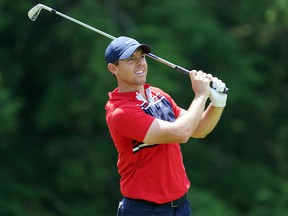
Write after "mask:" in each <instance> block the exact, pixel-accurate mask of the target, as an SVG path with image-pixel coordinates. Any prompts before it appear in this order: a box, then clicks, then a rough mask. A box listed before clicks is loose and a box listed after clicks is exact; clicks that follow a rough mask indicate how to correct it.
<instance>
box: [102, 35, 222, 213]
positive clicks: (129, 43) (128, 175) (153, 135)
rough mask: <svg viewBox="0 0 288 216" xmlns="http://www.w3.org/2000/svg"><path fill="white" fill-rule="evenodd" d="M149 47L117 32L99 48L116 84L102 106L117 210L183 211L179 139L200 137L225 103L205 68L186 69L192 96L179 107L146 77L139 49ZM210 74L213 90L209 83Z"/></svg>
mask: <svg viewBox="0 0 288 216" xmlns="http://www.w3.org/2000/svg"><path fill="white" fill-rule="evenodd" d="M150 52H151V50H150V47H149V46H148V45H146V44H140V43H139V42H137V41H136V40H134V39H132V38H128V37H123V36H121V37H118V38H116V39H114V40H113V41H112V42H111V43H110V44H109V46H108V47H107V49H106V52H105V59H106V62H107V67H108V70H109V71H110V72H111V73H112V74H113V75H114V76H115V77H116V79H117V84H118V87H117V88H116V89H115V90H114V91H112V92H110V93H109V94H108V95H109V100H108V102H107V104H106V106H105V109H106V121H107V125H108V128H109V131H110V134H111V137H112V139H113V142H114V145H115V147H116V149H117V152H118V163H117V166H118V172H119V174H120V177H121V179H120V190H121V193H122V195H123V200H122V201H121V202H120V204H119V208H118V213H117V215H118V216H122V215H125V216H130V215H133V216H138V215H139V216H140V215H141V216H146V215H147V216H154V215H157V216H158V215H163V216H172V215H173V216H174V215H177V216H188V215H191V207H190V203H189V200H188V199H187V192H188V190H189V187H190V182H189V179H188V177H187V174H186V171H185V167H184V164H183V158H182V153H181V149H180V143H186V142H187V141H188V140H189V138H190V137H193V138H204V137H205V136H206V135H207V134H209V133H210V132H211V131H212V130H213V129H214V127H215V126H216V124H217V123H218V121H219V119H220V116H221V114H222V112H223V109H224V107H225V105H226V100H227V94H224V93H218V91H220V92H221V91H222V90H223V89H224V87H225V84H224V83H223V82H222V81H221V80H219V79H217V78H213V77H212V75H210V74H206V73H204V72H202V71H195V70H193V71H191V73H190V79H191V84H192V89H191V90H192V91H193V92H194V94H193V95H194V98H192V97H191V98H192V99H191V105H190V107H189V108H188V110H184V109H182V108H181V107H179V106H177V104H176V103H175V102H174V100H173V99H172V98H171V97H170V96H169V95H168V94H167V93H165V92H164V91H162V90H161V89H159V88H157V87H153V86H150V85H149V84H147V83H146V78H147V73H148V66H147V63H146V60H145V54H146V53H150ZM212 80H213V87H214V88H215V89H217V90H218V91H216V90H214V88H211V87H210V85H209V84H210V82H211V81H212ZM187 91H188V90H187ZM193 92H191V93H193ZM188 93H189V92H188ZM185 94H187V92H185ZM209 98H210V100H211V103H210V104H209V105H208V106H207V108H205V104H206V102H207V100H208V99H209Z"/></svg>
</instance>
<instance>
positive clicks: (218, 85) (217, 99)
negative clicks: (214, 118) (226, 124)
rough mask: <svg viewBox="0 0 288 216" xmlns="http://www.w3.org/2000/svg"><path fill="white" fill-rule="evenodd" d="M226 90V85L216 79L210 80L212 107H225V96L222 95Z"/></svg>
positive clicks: (224, 94)
mask: <svg viewBox="0 0 288 216" xmlns="http://www.w3.org/2000/svg"><path fill="white" fill-rule="evenodd" d="M225 88H226V84H225V83H224V82H222V81H221V80H219V79H218V78H217V77H213V79H212V87H210V93H211V94H210V100H211V102H212V105H213V106H214V107H225V106H226V101H227V94H226V93H222V92H223V91H224V89H225Z"/></svg>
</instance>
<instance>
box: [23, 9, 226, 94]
mask: <svg viewBox="0 0 288 216" xmlns="http://www.w3.org/2000/svg"><path fill="white" fill-rule="evenodd" d="M42 9H44V10H47V11H49V12H51V13H54V14H57V15H59V16H61V17H63V18H66V19H68V20H70V21H72V22H75V23H77V24H79V25H81V26H83V27H85V28H88V29H90V30H92V31H94V32H96V33H98V34H101V35H103V36H105V37H107V38H110V39H111V40H114V39H115V38H116V37H114V36H112V35H110V34H107V33H105V32H103V31H101V30H99V29H96V28H94V27H92V26H90V25H87V24H85V23H83V22H81V21H79V20H76V19H74V18H72V17H69V16H67V15H65V14H63V13H60V12H59V11H56V10H54V9H52V8H50V7H47V6H46V5H43V4H37V5H35V6H34V7H33V8H31V9H30V10H29V12H28V17H29V18H30V19H31V20H32V21H35V20H36V19H37V17H38V15H39V14H40V12H41V10H42ZM147 56H148V57H150V58H152V59H155V60H156V61H158V62H160V63H162V64H165V65H167V66H169V67H171V68H173V69H175V70H177V71H179V72H181V73H183V74H186V75H189V74H190V71H189V70H187V69H185V68H183V67H180V66H178V65H175V64H173V63H171V62H169V61H167V60H165V59H162V58H160V57H159V56H156V55H154V54H152V53H147ZM210 86H211V87H212V82H211V83H210ZM228 90H229V89H228V88H227V87H225V88H224V90H223V92H221V93H225V94H227V93H228Z"/></svg>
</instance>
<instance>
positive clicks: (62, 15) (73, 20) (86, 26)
mask: <svg viewBox="0 0 288 216" xmlns="http://www.w3.org/2000/svg"><path fill="white" fill-rule="evenodd" d="M50 12H52V13H55V14H57V15H59V16H61V17H64V18H66V19H68V20H70V21H72V22H75V23H77V24H79V25H81V26H83V27H85V28H88V29H90V30H92V31H94V32H96V33H98V34H101V35H103V36H105V37H107V38H110V39H111V40H114V39H115V37H114V36H112V35H110V34H107V33H106V32H103V31H101V30H99V29H96V28H94V27H92V26H90V25H87V24H86V23H83V22H81V21H79V20H76V19H74V18H72V17H70V16H67V15H65V14H63V13H61V12H59V11H56V10H54V9H52V8H51V11H50Z"/></svg>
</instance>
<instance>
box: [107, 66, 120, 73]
mask: <svg viewBox="0 0 288 216" xmlns="http://www.w3.org/2000/svg"><path fill="white" fill-rule="evenodd" d="M107 68H108V70H109V71H110V72H111V73H112V74H114V75H116V74H117V72H118V69H117V66H116V65H115V64H112V63H109V64H108V65H107Z"/></svg>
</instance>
